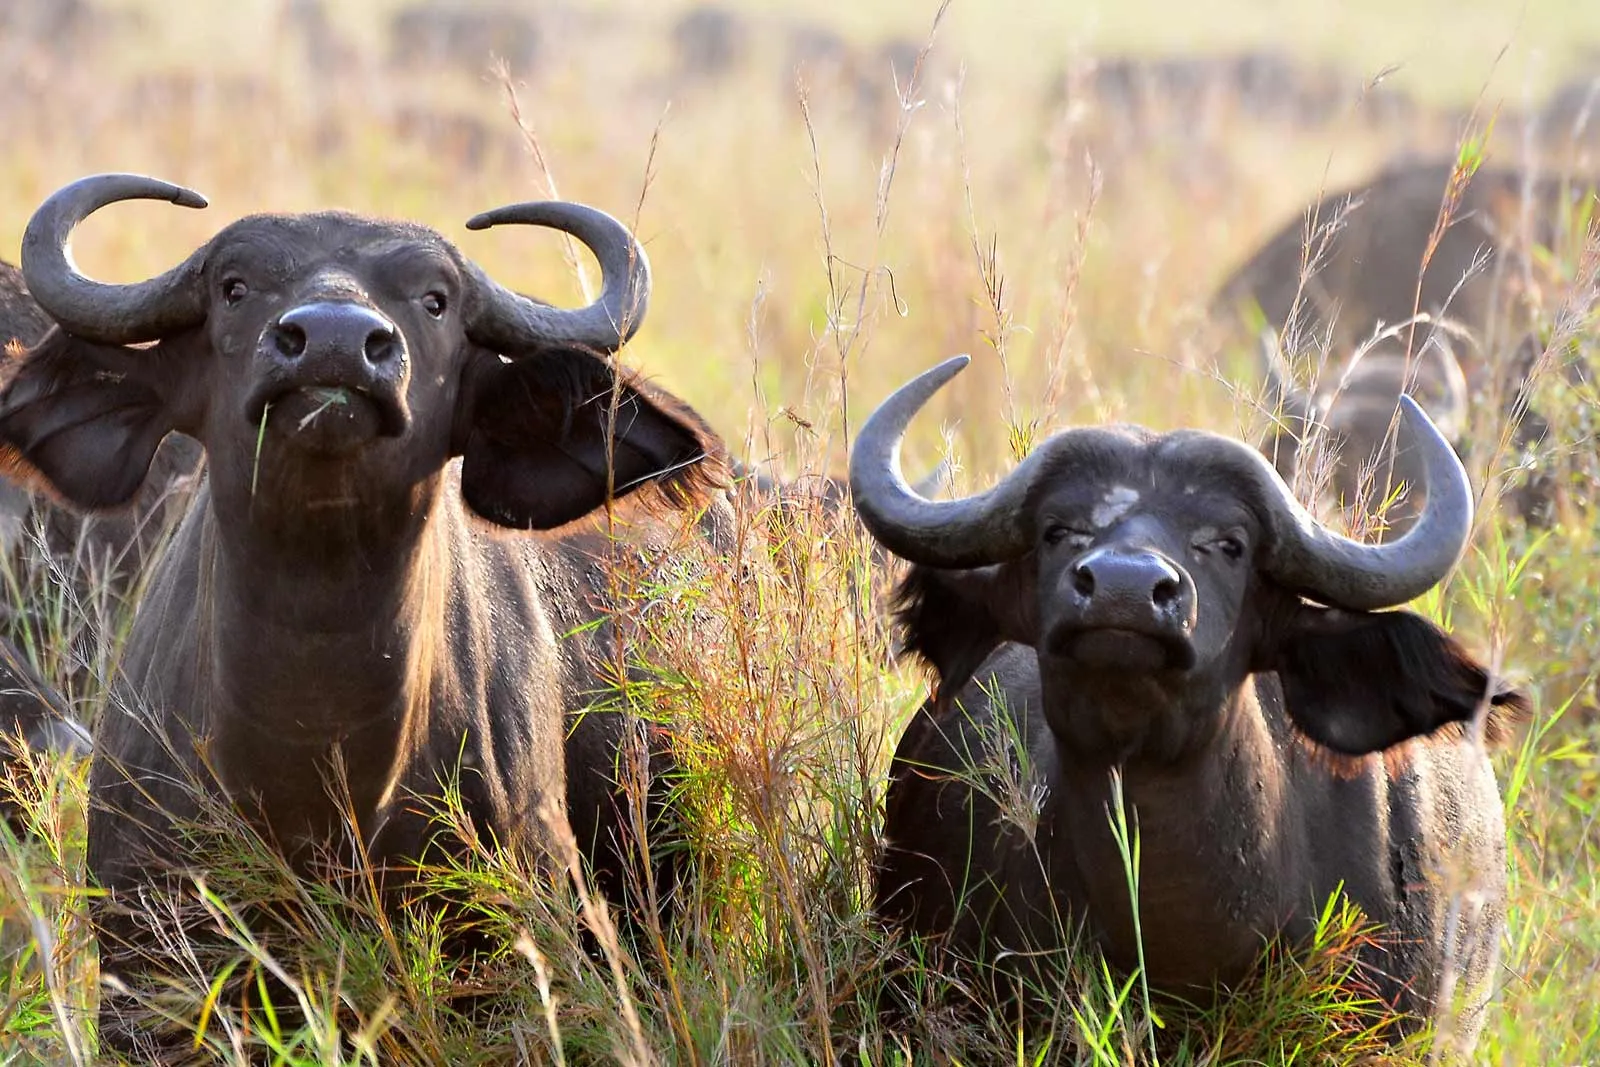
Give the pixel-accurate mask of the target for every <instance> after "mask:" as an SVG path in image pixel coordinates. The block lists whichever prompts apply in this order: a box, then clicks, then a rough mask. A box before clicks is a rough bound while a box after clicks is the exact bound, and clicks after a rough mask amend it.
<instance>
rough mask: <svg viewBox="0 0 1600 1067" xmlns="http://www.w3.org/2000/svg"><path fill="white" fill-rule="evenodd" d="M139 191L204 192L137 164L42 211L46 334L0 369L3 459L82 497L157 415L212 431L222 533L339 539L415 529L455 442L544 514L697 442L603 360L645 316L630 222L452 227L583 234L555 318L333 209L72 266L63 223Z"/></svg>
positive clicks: (570, 214)
mask: <svg viewBox="0 0 1600 1067" xmlns="http://www.w3.org/2000/svg"><path fill="white" fill-rule="evenodd" d="M139 198H146V199H167V200H171V201H172V202H174V203H177V204H179V205H183V206H188V207H200V206H204V203H205V201H204V200H203V199H202V198H201V197H200V196H199V195H198V194H196V193H193V192H190V191H189V190H185V189H181V188H179V187H177V186H172V185H168V184H167V183H164V182H158V181H154V180H153V179H149V178H142V177H138V176H134V175H115V174H113V175H100V176H98V177H94V178H86V179H83V180H82V181H79V182H76V183H74V184H73V185H69V186H67V187H66V188H64V189H62V190H60V191H59V192H57V193H56V194H54V195H53V196H52V197H51V198H50V199H48V200H47V201H46V202H45V203H44V205H43V206H41V207H40V209H39V210H38V212H36V213H35V215H34V218H33V220H32V221H31V222H30V224H29V227H28V231H27V235H26V236H25V238H24V243H23V262H22V266H23V271H24V274H25V275H26V277H27V280H28V283H29V288H30V289H31V290H32V292H33V294H34V296H35V299H36V300H37V301H38V303H39V304H40V306H41V307H42V308H43V309H44V310H45V311H46V312H47V313H49V315H50V316H51V317H52V318H53V319H54V320H55V321H56V322H57V323H58V324H59V326H60V329H58V330H57V331H55V332H53V333H52V334H51V335H50V336H49V337H47V338H46V339H45V340H44V341H43V342H41V343H40V344H39V345H38V346H36V347H35V348H34V349H33V350H31V351H29V352H28V353H27V354H26V355H25V357H24V358H23V360H22V361H21V363H20V365H18V366H16V367H15V368H13V373H12V375H11V379H10V381H9V382H8V384H7V386H6V389H5V393H4V396H3V400H0V445H3V448H0V462H5V463H6V464H8V465H9V466H10V467H12V468H14V469H18V470H21V471H22V472H24V473H27V474H32V475H35V476H37V477H42V479H43V480H44V481H45V482H47V483H48V484H49V485H50V486H52V487H53V488H54V489H55V490H56V491H58V492H59V493H60V494H61V495H62V496H64V497H66V498H67V500H68V501H69V502H71V503H73V504H75V505H78V506H79V507H84V508H90V509H94V508H104V507H111V506H116V505H119V504H121V503H123V502H125V501H126V500H128V499H129V498H130V497H131V496H132V495H133V493H134V492H135V491H136V490H137V488H138V486H139V484H140V482H141V481H142V480H143V477H144V475H145V472H146V470H147V469H148V467H149V464H150V460H151V458H152V456H153V454H154V452H155V449H156V447H157V446H158V445H159V443H160V442H161V439H162V438H163V437H165V435H166V434H167V433H169V432H170V431H173V430H179V431H183V432H185V433H188V434H191V435H193V436H195V437H198V438H199V439H200V440H201V441H202V442H203V443H204V444H205V446H206V451H207V453H208V457H209V465H210V472H211V487H212V488H211V494H212V506H213V508H214V509H215V511H216V513H217V515H218V517H219V518H221V519H222V520H224V521H225V522H228V523H229V524H230V526H232V527H233V528H236V529H257V530H260V531H264V532H265V533H266V534H267V535H268V536H269V537H273V538H278V535H280V534H282V533H283V532H284V531H285V529H286V528H287V529H289V530H290V531H291V532H293V533H307V532H309V533H310V534H311V535H313V536H316V537H321V536H323V535H324V534H326V533H328V532H329V531H330V530H331V531H333V532H334V533H336V534H337V535H338V536H339V537H341V538H342V539H343V540H345V541H348V542H350V543H351V544H352V545H356V544H358V543H359V542H361V541H362V540H363V539H369V538H372V537H376V536H383V535H386V533H387V532H391V531H393V530H395V529H396V527H397V526H404V525H407V524H408V523H414V522H415V521H418V516H419V515H420V513H421V512H422V510H423V509H422V507H421V506H420V502H421V501H422V500H423V499H424V498H425V496H426V493H427V492H428V485H429V484H431V483H430V479H433V478H435V477H436V476H437V475H438V474H439V472H440V470H441V469H442V468H443V466H444V464H445V462H446V461H447V460H449V459H450V458H451V457H453V456H461V457H462V475H461V485H462V494H463V496H464V497H465V500H466V503H467V504H468V505H469V506H470V507H471V508H472V509H473V510H474V511H476V512H477V513H478V514H479V515H481V516H483V517H485V518H488V519H490V520H491V521H493V522H496V523H499V524H501V525H507V526H513V527H518V528H539V529H547V528H551V527H554V526H559V525H561V524H563V523H566V522H569V521H572V520H573V519H576V518H578V517H580V516H582V515H584V514H586V513H587V512H589V511H591V510H593V509H594V508H596V507H598V506H600V504H601V503H602V502H603V501H604V500H605V499H606V498H607V497H608V496H621V495H624V494H626V493H627V492H629V491H631V490H632V489H634V488H636V487H638V486H641V485H645V484H652V483H653V484H657V485H659V486H662V487H665V488H669V489H670V488H671V487H672V486H673V485H674V484H675V483H676V482H677V481H679V480H682V479H683V478H689V477H693V476H696V463H695V461H697V460H699V459H701V458H703V457H705V456H706V455H707V453H708V451H709V450H712V449H713V442H714V440H715V439H714V435H711V434H710V432H709V431H708V430H707V429H706V427H705V426H704V424H703V423H702V422H701V421H700V420H699V419H698V417H696V416H695V415H694V414H693V412H690V411H688V410H687V409H686V408H684V407H683V406H682V405H681V404H677V403H675V402H673V401H672V400H670V398H666V397H664V396H663V395H661V394H657V393H655V392H654V391H653V390H650V389H649V388H648V387H646V386H644V385H643V384H642V383H640V382H637V381H635V380H633V379H632V378H630V377H627V376H625V375H621V374H619V373H618V372H617V371H616V369H615V368H614V366H613V365H612V364H611V363H610V362H609V361H607V360H606V359H605V355H606V354H607V353H610V352H612V351H615V350H616V349H617V348H618V347H620V346H621V345H622V343H623V342H624V341H625V340H626V339H627V338H628V337H629V336H631V334H632V333H633V331H634V330H635V329H636V328H637V326H638V323H639V320H640V318H641V317H642V315H643V313H644V308H645V304H646V302H647V299H648V294H649V284H650V276H649V266H648V262H647V260H646V258H645V255H644V251H643V249H642V248H641V247H640V246H639V245H638V243H637V242H636V241H635V240H634V239H633V237H632V236H631V235H630V234H629V233H628V232H627V230H626V229H625V228H623V227H622V226H621V225H620V224H619V223H617V222H616V221H615V220H614V219H611V218H610V217H609V216H606V215H604V214H602V213H601V212H598V211H595V210H594V209H592V208H586V207H583V206H582V205H578V204H562V203H530V204H517V205H511V206H508V207H504V208H499V209H497V210H495V211H491V212H487V213H485V214H483V215H479V216H477V217H476V218H474V219H472V220H470V221H469V222H468V227H469V228H473V229H482V228H486V227H489V226H494V225H500V224H504V223H520V224H527V225H538V226H547V227H551V228H555V229H560V230H563V231H566V232H568V233H571V234H572V235H574V236H575V237H577V238H578V239H579V240H580V241H582V242H583V243H584V244H585V245H587V246H588V247H589V248H590V249H591V250H592V251H593V252H594V253H595V256H596V258H597V260H598V261H599V263H600V266H601V271H602V274H603V277H604V282H603V286H602V292H601V294H600V296H599V297H598V298H597V299H596V300H595V302H594V303H593V304H591V305H589V306H588V307H585V308H580V309H575V310H565V309H558V308H553V307H549V306H547V305H544V304H541V303H539V302H537V301H534V300H530V299H528V298H526V297H523V296H519V295H517V294H515V293H512V292H509V291H508V290H506V289H504V288H502V287H501V286H500V285H499V284H497V283H496V282H494V281H493V280H492V279H491V278H489V277H488V276H487V275H486V274H485V273H484V272H483V271H482V270H481V269H480V268H479V267H477V266H476V265H475V264H474V263H473V262H472V261H471V260H469V259H467V258H466V257H465V256H463V255H462V254H461V253H460V252H459V251H458V250H457V249H456V248H455V247H454V246H453V245H452V244H451V243H450V242H449V241H447V240H445V239H444V238H443V237H442V236H440V235H439V234H437V233H435V232H434V231H432V230H428V229H426V228H423V227H419V226H412V225H407V224H403V223H395V222H386V221H378V220H373V219H366V218H362V217H358V216H354V215H349V214H345V213H338V212H331V213H321V214H314V215H301V216H274V215H261V216H252V217H249V218H245V219H242V220H240V221H238V222H236V223H234V224H232V225H230V226H228V227H226V228H225V229H223V230H222V231H221V232H220V233H218V234H217V236H216V237H214V238H213V239H212V240H211V241H209V242H207V243H206V244H205V245H203V246H201V247H200V248H199V249H197V250H196V251H195V252H194V253H193V254H192V255H191V256H190V257H189V258H188V259H187V260H186V261H185V262H183V263H182V264H180V265H179V266H177V267H174V268H173V269H172V270H170V271H168V272H167V273H165V274H163V275H160V276H158V277H156V278H152V279H150V280H148V281H144V282H139V283H135V284H130V285H107V284H103V283H100V282H95V281H92V280H90V279H88V278H85V277H84V276H83V275H81V274H80V273H79V272H78V271H77V270H76V268H75V267H74V266H73V264H72V262H71V259H70V257H69V256H68V255H67V254H66V245H67V240H68V238H69V236H70V234H71V231H72V229H73V228H74V227H75V226H76V225H77V224H78V222H80V221H81V220H82V219H83V218H85V217H86V216H87V215H88V214H90V213H91V212H93V211H95V210H97V209H98V208H100V207H103V206H105V205H107V204H111V203H114V202H116V201H119V200H127V199H139ZM151 342H153V343H151ZM278 543H281V538H279V539H278Z"/></svg>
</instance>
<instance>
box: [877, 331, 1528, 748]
mask: <svg viewBox="0 0 1600 1067" xmlns="http://www.w3.org/2000/svg"><path fill="white" fill-rule="evenodd" d="M964 365H965V360H964V358H962V359H958V360H952V361H949V362H948V363H946V364H944V365H942V366H940V367H937V368H935V369H934V370H932V371H929V372H928V373H926V374H924V375H922V376H921V377H919V378H917V379H914V380H913V381H912V382H911V383H908V384H907V385H906V386H904V387H903V388H902V389H901V390H900V391H899V392H898V393H896V394H895V395H894V396H892V397H891V398H890V399H889V400H887V401H885V402H884V404H883V405H882V406H880V408H879V409H878V410H877V411H876V412H874V414H873V416H872V417H871V418H870V419H869V420H868V421H867V424H866V425H865V426H863V428H862V431H861V434H860V436H859V438H858V440H857V444H856V450H855V452H854V454H853V455H852V457H851V485H852V490H853V492H854V494H855V501H856V507H857V509H858V511H859V512H860V514H861V518H862V521H863V522H864V523H865V525H866V526H867V528H868V529H869V530H870V531H871V532H872V533H873V534H874V535H875V536H876V537H877V538H878V539H879V540H880V541H882V542H883V543H884V545H885V546H886V547H888V548H889V549H890V550H891V551H893V552H895V553H896V554H897V555H900V556H902V557H904V558H906V559H909V560H910V561H911V562H913V563H915V564H919V565H920V566H917V567H915V568H914V569H913V570H912V572H911V574H910V575H909V576H908V578H907V580H906V582H905V584H904V585H903V586H902V588H901V590H900V593H899V600H900V604H899V607H900V611H899V615H900V619H901V622H902V624H903V625H904V627H905V630H906V632H907V645H908V647H909V649H910V650H912V651H915V652H917V653H920V654H921V655H922V656H923V657H924V658H926V659H928V660H929V661H930V662H932V663H933V664H934V665H935V666H936V667H937V668H938V670H939V675H940V687H941V689H940V691H941V694H943V693H947V692H948V693H952V694H953V693H954V692H957V691H959V690H960V689H961V687H962V686H963V685H964V684H965V683H966V682H967V681H968V679H969V678H971V676H972V674H973V672H974V671H975V670H976V669H977V667H978V665H979V664H980V663H981V662H982V661H983V660H984V659H985V658H986V657H987V656H988V654H989V653H990V652H992V651H993V650H994V649H995V648H996V647H997V646H998V645H999V644H1000V643H1001V642H1003V641H1015V642H1019V643H1022V644H1025V645H1029V646H1031V647H1032V648H1033V649H1034V650H1035V652H1036V653H1037V657H1038V667H1039V679H1040V683H1041V685H1042V687H1043V706H1042V707H1041V708H1038V709H1033V712H1034V713H1038V714H1042V715H1043V717H1044V719H1045V721H1046V722H1047V723H1048V725H1049V727H1050V729H1051V731H1052V732H1053V733H1054V734H1055V735H1056V737H1057V738H1058V739H1059V741H1060V742H1061V751H1062V752H1063V754H1065V755H1067V756H1069V757H1071V758H1074V759H1078V760H1083V761H1087V762H1091V763H1115V762H1121V761H1124V760H1127V759H1130V758H1134V757H1136V756H1138V757H1143V758H1149V759H1154V760H1157V761H1173V760H1178V759H1181V758H1183V757H1184V756H1185V755H1186V754H1190V753H1194V752H1196V751H1198V750H1199V749H1200V748H1202V747H1203V746H1205V745H1206V744H1207V743H1208V742H1209V741H1211V740H1213V739H1215V738H1216V737H1218V736H1219V735H1220V734H1221V733H1222V732H1223V731H1224V729H1225V727H1226V725H1227V722H1226V720H1227V719H1228V718H1229V717H1230V716H1232V715H1235V714H1238V713H1241V712H1242V711H1244V710H1245V706H1246V704H1248V703H1249V702H1250V701H1253V700H1254V699H1255V698H1254V696H1253V694H1252V693H1251V692H1250V691H1249V690H1247V682H1248V680H1249V679H1250V678H1251V677H1252V675H1256V674H1261V673H1265V672H1276V673H1277V674H1278V675H1279V677H1280V679H1281V683H1282V692H1283V694H1284V698H1285V704H1286V710H1287V713H1288V715H1289V716H1290V718H1291V719H1292V720H1293V722H1294V723H1295V725H1296V727H1297V728H1298V729H1299V730H1300V732H1301V733H1302V734H1304V735H1305V736H1307V737H1308V738H1310V739H1311V740H1313V741H1315V742H1317V743H1318V744H1321V745H1323V746H1325V747H1327V748H1329V749H1331V750H1333V751H1335V752H1337V753H1341V754H1347V755H1359V754H1365V753H1369V752H1373V751H1377V750H1379V749H1383V748H1386V747H1388V746H1390V745H1393V744H1396V743H1398V742H1400V741H1403V740H1406V739H1407V738H1410V737H1414V736H1417V735H1419V734H1423V733H1427V732H1430V731H1432V730H1433V729H1435V728H1437V727H1438V726H1440V725H1442V724H1444V723H1446V722H1453V721H1460V720H1463V719H1465V718H1468V717H1470V716H1471V715H1472V714H1473V712H1474V710H1475V709H1476V708H1477V707H1478V706H1479V703H1480V701H1481V700H1482V699H1483V698H1485V697H1490V698H1493V699H1495V700H1496V702H1500V701H1501V700H1502V698H1503V699H1505V700H1510V699H1511V697H1510V695H1509V694H1497V693H1493V692H1491V691H1490V690H1489V689H1488V688H1487V686H1488V680H1487V677H1486V676H1485V674H1484V672H1483V671H1482V669H1481V668H1480V667H1478V666H1477V665H1476V664H1474V663H1472V662H1471V661H1470V660H1469V659H1468V658H1467V657H1466V656H1465V655H1464V654H1463V653H1461V651H1460V650H1459V648H1458V647H1457V646H1455V645H1454V643H1453V642H1451V641H1450V640H1449V638H1448V637H1447V636H1446V635H1445V634H1444V633H1443V632H1442V631H1440V630H1439V629H1438V628H1437V627H1435V626H1433V625H1432V624H1431V623H1429V622H1427V621H1426V620H1424V619H1422V618H1420V617H1419V616H1416V615H1412V614H1410V613H1406V612H1375V611H1373V610H1372V609H1374V608H1380V607H1389V606H1393V605H1397V604H1400V603H1404V602H1405V601H1407V600H1409V599H1411V598H1412V597H1415V596H1417V595H1420V594H1421V593H1422V592H1424V591H1426V590H1427V589H1429V588H1431V587H1432V586H1433V585H1434V584H1436V583H1437V582H1438V581H1439V580H1440V579H1442V578H1443V577H1444V576H1445V574H1446V573H1448V571H1449V569H1450V568H1451V567H1452V566H1453V565H1454V563H1455V560H1456V558H1457V557H1458V556H1459V555H1460V553H1461V551H1462V549H1463V547H1464V546H1465V543H1466V538H1467V534H1468V531H1469V530H1470V527H1471V520H1472V504H1471V495H1470V487H1469V485H1468V483H1467V480H1466V475H1465V472H1464V471H1463V470H1462V469H1461V464H1460V462H1459V460H1457V459H1456V458H1455V455H1454V453H1453V452H1452V451H1451V450H1450V447H1449V445H1448V443H1447V442H1446V441H1445V440H1444V439H1443V438H1442V437H1441V436H1440V434H1439V432H1438V430H1437V429H1436V428H1435V427H1434V426H1433V424H1432V423H1431V422H1429V421H1428V419H1427V417H1426V415H1424V414H1423V413H1422V410H1421V409H1420V408H1419V407H1418V406H1417V405H1416V404H1415V403H1414V402H1413V401H1411V400H1410V399H1409V398H1406V399H1404V400H1402V401H1401V407H1402V413H1403V419H1402V422H1401V433H1400V443H1401V447H1402V449H1403V450H1410V451H1411V452H1412V453H1413V454H1414V455H1415V456H1416V457H1417V463H1418V470H1419V472H1420V474H1419V481H1420V484H1421V487H1422V489H1423V491H1424V492H1425V493H1426V497H1427V501H1426V505H1425V507H1424V508H1423V509H1422V512H1421V514H1420V515H1419V517H1418V519H1417V521H1416V524H1415V525H1414V526H1413V528H1412V529H1411V530H1410V532H1408V533H1407V534H1406V535H1405V536H1404V537H1402V538H1400V539H1398V540H1396V541H1394V542H1392V543H1389V544H1385V545H1381V546H1373V545H1363V544H1359V543H1357V542H1354V541H1351V540H1349V539H1346V538H1344V537H1342V536H1340V535H1338V534H1336V533H1333V532H1332V531H1330V530H1328V529H1326V528H1324V527H1322V526H1321V525H1320V524H1318V523H1317V522H1316V521H1315V520H1314V519H1312V518H1311V517H1310V516H1309V515H1308V514H1307V513H1306V512H1305V511H1304V510H1303V509H1302V508H1301V507H1300V506H1299V505H1298V504H1297V503H1296V502H1295V500H1294V498H1293V496H1292V495H1291V494H1290V493H1289V491H1288V489H1287V488H1286V487H1285V486H1284V484H1283V482H1282V481H1281V479H1280V478H1279V477H1278V476H1277V474H1276V473H1275V472H1274V471H1273V470H1272V468H1271V466H1270V465H1269V464H1268V463H1267V462H1266V461H1265V459H1263V458H1262V457H1261V456H1260V454H1259V453H1257V452H1255V451H1254V450H1253V449H1251V448H1250V447H1249V446H1247V445H1245V444H1243V443H1241V442H1238V441H1234V440H1231V439H1227V438H1222V437H1218V436H1215V435H1212V434H1208V433H1202V432H1197V431H1179V432H1175V433H1169V434H1162V435H1156V434H1151V433H1149V432H1147V431H1143V430H1137V429H1075V430H1069V431H1066V432H1064V433H1061V434H1058V435H1056V436H1055V437H1054V438H1052V439H1051V440H1050V441H1048V442H1047V443H1045V444H1044V445H1042V446H1041V447H1040V448H1039V449H1038V450H1036V451H1035V452H1034V454H1033V455H1031V456H1029V457H1028V458H1027V459H1026V460H1024V461H1023V463H1022V464H1021V465H1020V466H1018V467H1017V468H1016V470H1014V471H1013V472H1012V473H1011V474H1010V475H1008V476H1007V477H1006V478H1005V479H1003V480H1002V481H1001V482H1000V483H999V484H998V485H996V486H995V487H994V488H993V489H991V490H989V491H988V492H986V493H982V494H979V495H978V496H975V497H970V498H967V499H965V500H957V501H945V502H933V501H928V500H924V499H922V498H921V497H920V496H918V495H917V494H916V493H915V492H913V491H912V490H911V489H910V487H909V486H907V485H906V484H905V481H904V479H903V477H901V475H900V473H899V471H898V458H897V455H896V453H897V452H898V447H899V441H900V438H901V437H902V436H903V434H904V431H905V426H906V424H907V422H908V421H909V419H910V417H911V415H913V414H914V413H915V412H916V410H917V409H919V408H920V407H921V406H922V404H924V403H925V402H926V400H927V399H928V397H929V396H931V395H932V393H933V391H934V390H936V389H937V388H938V387H939V386H940V385H942V384H943V383H944V382H945V381H946V380H948V379H949V378H950V377H951V376H953V375H954V374H955V373H956V372H958V371H959V370H960V369H961V367H962V366H964ZM1307 599H1309V600H1310V601H1314V602H1315V603H1308V602H1307Z"/></svg>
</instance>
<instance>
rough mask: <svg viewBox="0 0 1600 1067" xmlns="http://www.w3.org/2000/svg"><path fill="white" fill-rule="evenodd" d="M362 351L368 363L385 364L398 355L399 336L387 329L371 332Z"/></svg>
mask: <svg viewBox="0 0 1600 1067" xmlns="http://www.w3.org/2000/svg"><path fill="white" fill-rule="evenodd" d="M362 351H363V353H364V354H365V355H366V357H367V362H368V363H387V362H389V361H390V360H392V359H394V358H395V357H396V356H398V355H399V354H400V338H399V335H397V334H396V333H395V332H394V331H393V330H391V329H388V328H383V329H377V330H373V331H372V332H371V333H369V334H367V343H366V346H365V347H364V348H363V349H362Z"/></svg>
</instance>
